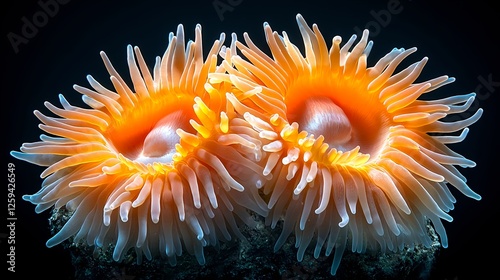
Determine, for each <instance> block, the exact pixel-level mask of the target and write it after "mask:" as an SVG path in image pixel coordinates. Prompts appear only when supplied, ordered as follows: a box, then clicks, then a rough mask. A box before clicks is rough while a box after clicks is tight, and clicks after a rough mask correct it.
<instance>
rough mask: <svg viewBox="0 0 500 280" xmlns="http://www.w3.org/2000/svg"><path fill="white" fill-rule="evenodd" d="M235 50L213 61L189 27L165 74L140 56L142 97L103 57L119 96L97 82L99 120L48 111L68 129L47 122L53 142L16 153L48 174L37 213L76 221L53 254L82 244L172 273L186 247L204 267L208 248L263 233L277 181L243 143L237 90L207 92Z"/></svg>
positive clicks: (87, 98) (94, 107) (217, 45)
mask: <svg viewBox="0 0 500 280" xmlns="http://www.w3.org/2000/svg"><path fill="white" fill-rule="evenodd" d="M223 40H224V34H221V38H220V39H219V40H216V41H215V42H214V44H213V46H212V48H211V50H210V51H209V53H208V57H207V59H206V61H205V60H204V59H203V47H202V34H201V27H200V26H199V25H198V26H196V28H195V40H194V41H189V42H188V43H187V45H185V39H184V30H183V27H182V25H179V27H178V29H177V32H176V34H175V35H174V34H173V33H171V34H170V37H169V44H168V47H167V50H166V52H165V54H164V55H163V57H161V58H160V57H158V58H157V59H156V65H155V66H154V69H153V71H152V73H153V74H151V73H150V70H149V69H148V67H147V65H146V63H145V61H144V59H143V56H142V54H141V52H140V50H139V48H137V47H135V48H132V46H129V47H128V48H127V61H128V67H129V71H130V76H131V80H132V83H133V88H130V87H129V86H128V85H127V84H126V82H125V81H124V79H122V78H121V77H120V75H119V74H118V72H117V71H116V70H115V69H114V67H113V66H112V64H111V62H110V61H109V59H108V57H107V56H106V54H105V53H104V52H102V53H101V56H102V59H103V61H104V64H105V65H106V69H107V70H108V72H109V74H110V76H111V82H112V84H113V86H114V91H112V90H109V89H107V88H105V87H104V86H102V85H101V84H99V83H98V82H97V81H96V80H94V78H93V77H91V76H88V81H89V83H90V85H91V86H92V88H93V90H92V89H88V88H84V87H81V86H78V85H75V86H74V89H75V90H76V91H78V92H79V93H81V94H82V95H83V101H84V102H85V103H86V104H88V105H89V106H90V108H80V107H76V106H73V105H71V104H69V102H68V101H67V100H66V99H65V98H64V97H63V96H62V95H60V97H59V99H60V102H61V105H62V108H59V107H56V106H54V105H52V104H51V103H48V102H46V103H45V106H46V107H47V108H48V109H49V110H50V111H51V112H52V113H54V114H55V115H57V116H58V117H50V116H46V115H44V114H42V113H40V112H39V111H35V115H36V116H37V117H38V118H39V119H40V121H41V122H42V124H41V125H40V126H39V127H40V129H42V130H43V131H45V132H47V133H48V134H51V135H52V136H48V135H41V141H39V142H34V143H25V144H23V145H22V147H21V152H12V153H11V154H12V155H13V156H14V157H16V158H18V159H21V160H25V161H27V162H30V163H33V164H36V165H40V166H47V168H46V169H45V170H44V171H43V173H42V174H41V177H42V178H45V179H44V181H43V183H42V188H41V189H40V190H39V191H38V192H37V193H36V194H33V195H25V196H24V197H23V198H24V199H25V200H27V201H29V202H31V203H33V204H35V205H36V212H37V213H39V212H42V211H44V210H47V209H49V208H51V207H52V206H54V207H55V208H56V209H57V208H60V207H63V206H65V207H66V208H68V209H69V210H70V211H74V213H73V214H72V216H71V218H70V219H69V221H68V222H67V223H66V224H65V225H64V227H63V228H62V229H61V230H60V231H59V232H58V233H57V234H56V235H55V236H53V237H52V238H51V239H50V240H48V241H47V246H48V247H52V246H55V245H57V244H59V243H61V242H63V241H64V240H66V239H68V238H70V237H72V236H74V242H78V241H84V242H86V243H87V244H88V245H95V246H96V248H102V247H106V246H108V245H110V244H114V251H113V258H114V259H115V260H120V259H122V258H123V256H124V255H125V253H127V251H128V249H130V248H135V251H136V253H137V256H138V258H139V260H140V259H141V257H142V255H144V256H146V258H148V259H151V258H152V257H153V256H155V255H163V256H167V257H168V258H169V260H170V262H171V263H172V264H175V257H176V256H179V255H180V254H181V253H182V250H183V247H185V248H186V249H187V251H188V252H190V253H191V254H194V255H195V256H196V258H197V260H198V262H199V263H201V264H202V263H204V262H205V260H204V255H203V247H204V246H207V245H214V246H215V245H217V244H218V241H219V239H221V240H229V239H231V238H232V237H233V236H237V237H239V238H244V237H243V236H242V234H241V233H240V231H239V228H238V226H239V225H240V224H241V222H244V223H246V224H248V225H253V222H254V221H253V220H252V218H251V216H250V214H249V211H247V210H252V211H254V212H257V213H259V214H260V215H263V216H265V215H266V211H267V208H266V205H265V202H264V201H263V200H262V199H261V198H260V196H259V194H258V192H257V191H258V188H257V187H258V186H259V184H260V185H261V183H260V182H261V181H263V180H265V178H264V177H265V176H263V175H261V174H262V173H263V170H262V167H260V166H259V165H257V164H256V163H255V162H256V161H257V160H258V159H259V158H260V154H261V151H260V147H257V146H256V145H254V144H253V143H250V142H248V141H246V142H245V141H244V139H243V138H242V137H241V136H239V135H238V134H237V133H234V132H233V131H234V130H238V127H239V126H238V125H235V126H234V128H233V127H232V126H231V124H230V123H234V122H235V121H234V120H233V119H232V117H233V116H235V114H234V113H232V112H229V113H228V114H227V113H226V112H225V109H226V107H227V106H226V103H227V101H226V98H225V93H226V91H227V90H226V88H230V87H231V85H225V84H224V83H218V84H216V85H209V84H207V79H208V75H209V74H210V73H217V72H220V71H223V70H221V69H220V68H219V67H218V65H217V55H218V52H219V51H220V49H221V47H222V44H223ZM236 122H237V121H236ZM244 125H245V124H243V126H244ZM240 127H241V126H240ZM256 185H257V187H256Z"/></svg>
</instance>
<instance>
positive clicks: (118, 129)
mask: <svg viewBox="0 0 500 280" xmlns="http://www.w3.org/2000/svg"><path fill="white" fill-rule="evenodd" d="M193 103H194V101H193V100H192V98H188V97H185V96H184V95H181V96H177V95H174V94H166V95H165V96H164V97H163V98H161V99H160V100H155V101H154V102H152V101H151V100H149V99H148V100H144V102H142V103H141V104H137V105H136V107H135V108H134V110H131V111H128V113H127V114H125V115H123V117H122V118H121V119H119V120H115V121H114V123H113V124H112V125H111V126H110V127H109V128H108V129H107V130H106V131H105V133H104V136H105V137H107V138H108V139H109V142H110V145H111V146H112V149H113V150H115V152H116V153H118V154H121V155H123V156H124V157H125V158H127V159H128V160H130V161H134V162H138V163H143V164H153V163H160V164H166V165H172V164H173V163H174V155H175V153H176V145H178V144H180V136H179V135H178V134H177V130H178V129H182V130H183V131H185V132H187V133H190V134H196V130H195V129H194V128H193V127H192V126H191V124H190V121H191V120H192V119H196V115H195V113H194V111H193V107H192V106H193Z"/></svg>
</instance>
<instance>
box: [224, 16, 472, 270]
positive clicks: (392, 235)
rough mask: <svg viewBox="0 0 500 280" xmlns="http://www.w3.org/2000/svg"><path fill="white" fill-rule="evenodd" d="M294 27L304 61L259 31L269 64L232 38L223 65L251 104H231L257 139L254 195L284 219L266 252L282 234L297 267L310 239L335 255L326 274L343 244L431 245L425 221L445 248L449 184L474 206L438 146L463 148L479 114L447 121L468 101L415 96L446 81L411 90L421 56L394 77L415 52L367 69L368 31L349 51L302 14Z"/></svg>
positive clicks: (274, 218)
mask: <svg viewBox="0 0 500 280" xmlns="http://www.w3.org/2000/svg"><path fill="white" fill-rule="evenodd" d="M297 23H298V26H299V29H300V33H301V35H302V38H303V42H304V46H305V55H303V54H302V53H301V51H300V49H299V47H297V46H296V45H295V44H293V43H292V42H291V40H290V39H289V38H288V36H287V34H286V33H285V32H283V34H282V35H279V34H278V33H276V32H273V30H272V29H271V27H270V26H269V24H267V23H266V24H264V32H265V36H266V40H267V44H268V46H269V49H270V53H271V56H268V55H267V54H266V53H265V52H264V51H262V50H261V49H259V47H258V46H256V45H255V44H254V43H253V42H252V40H251V39H250V37H249V35H248V34H246V33H245V34H244V43H243V42H240V41H238V40H237V38H236V37H235V36H233V42H232V44H231V48H229V49H228V51H227V52H226V63H225V64H223V65H224V67H225V68H226V71H227V72H228V78H227V79H228V80H230V81H232V82H233V83H234V84H235V87H236V88H237V89H239V90H240V91H241V92H243V93H246V94H247V95H248V96H252V98H253V101H250V102H249V101H246V102H240V100H237V99H235V98H234V99H230V100H232V104H233V105H234V106H235V108H236V110H238V111H240V112H244V113H243V115H244V117H245V119H246V120H247V121H248V122H249V123H250V124H251V125H252V126H253V127H254V129H255V131H257V132H259V135H260V137H261V139H262V141H263V146H262V147H263V150H264V151H265V152H266V155H265V157H264V160H263V163H262V165H263V167H264V174H271V175H272V176H273V179H272V180H271V181H269V182H267V183H266V185H265V186H264V193H265V194H266V195H267V198H266V199H267V201H268V207H269V209H270V211H271V212H270V214H269V216H268V218H267V223H268V224H270V225H271V226H272V227H275V226H276V224H277V223H278V221H280V220H281V219H283V221H284V222H283V230H282V233H281V236H280V237H279V239H278V240H277V243H276V245H275V249H276V250H278V249H279V248H280V247H281V246H282V245H283V243H284V242H285V241H286V239H287V237H288V236H289V235H291V234H292V232H293V233H295V238H296V247H298V252H297V258H298V260H299V261H300V260H302V258H303V256H304V253H305V251H306V249H307V247H308V246H309V245H310V244H311V242H312V241H313V240H315V241H316V245H315V248H314V255H315V256H316V257H318V256H319V254H320V253H321V251H322V250H323V248H325V253H326V255H330V254H331V253H332V252H333V250H334V249H335V253H334V258H333V263H332V267H331V273H332V274H335V273H336V271H337V268H338V266H339V263H340V261H341V257H342V254H343V252H344V250H345V248H347V247H348V246H349V247H350V249H351V250H352V251H353V252H364V251H366V250H367V249H375V250H381V251H386V250H390V251H397V250H400V249H401V248H402V247H403V246H410V247H411V246H414V245H415V244H423V245H425V246H430V242H431V240H430V238H429V236H428V234H427V229H426V224H427V223H428V221H429V220H430V221H431V222H432V225H433V227H434V228H435V230H436V231H437V233H438V234H439V236H440V241H441V244H442V246H443V247H447V244H448V241H447V237H446V232H445V228H444V226H443V224H442V221H441V220H446V221H451V220H452V217H451V216H450V215H449V213H448V212H449V211H450V210H451V209H453V204H454V203H455V202H456V200H455V198H454V196H453V194H452V192H451V191H450V189H449V186H453V187H455V188H456V189H458V190H459V191H460V192H462V193H463V194H465V195H466V196H468V197H471V198H473V199H477V200H479V199H480V196H479V195H478V194H477V193H475V192H474V191H472V190H471V189H470V188H469V187H468V186H467V184H466V179H465V177H464V176H462V174H461V173H460V172H459V170H458V169H457V168H456V166H460V167H473V166H475V163H474V162H473V161H471V160H468V159H466V158H465V157H463V156H462V155H460V154H458V153H456V152H454V151H452V150H451V149H450V148H449V147H448V144H452V143H456V142H461V141H463V140H464V139H465V137H466V135H467V132H468V128H467V127H468V126H469V125H471V124H473V123H474V122H476V121H477V120H478V119H479V118H480V117H481V114H482V110H481V109H479V110H478V111H477V112H476V113H475V114H474V115H473V116H471V117H470V118H468V119H465V120H460V121H453V122H448V121H446V116H449V115H452V114H456V113H460V112H463V111H465V110H467V109H468V108H469V107H470V105H471V104H472V102H473V100H474V97H475V94H474V93H470V94H465V95H456V96H450V97H447V98H443V99H439V100H429V99H423V98H421V96H422V95H424V94H426V93H428V92H431V91H433V90H435V89H437V88H439V87H441V86H444V85H446V84H449V83H451V82H453V81H454V79H453V78H451V77H448V76H440V77H437V78H434V79H431V80H428V81H423V82H416V80H417V78H418V77H419V75H420V73H421V71H422V70H423V68H424V65H425V64H426V62H427V60H428V59H427V58H423V59H422V60H420V61H418V62H416V63H413V64H411V65H410V66H408V67H406V68H404V69H402V70H400V71H398V70H399V69H398V65H400V63H401V62H402V61H403V60H404V59H405V58H406V57H407V56H409V55H410V54H412V53H414V52H415V51H416V48H410V49H402V48H401V49H397V48H395V49H393V50H392V51H390V52H389V53H388V54H387V55H385V56H384V57H382V58H381V59H380V60H379V61H378V62H377V63H376V64H375V65H374V66H371V67H369V66H368V65H367V57H368V55H369V53H370V50H371V49H372V46H373V43H372V42H371V41H368V35H369V34H368V31H367V30H365V31H364V32H363V35H362V37H361V38H360V40H359V42H357V44H354V43H355V40H356V36H355V35H353V36H352V37H351V38H350V39H349V40H348V41H347V42H346V43H345V44H343V46H341V38H340V37H339V36H336V37H334V38H333V40H332V45H331V47H330V49H328V46H327V43H326V42H325V40H324V38H323V36H322V34H321V33H320V31H319V29H318V27H317V25H315V24H314V25H312V29H311V28H310V27H309V26H308V25H307V23H306V21H305V20H304V19H303V17H302V16H301V15H298V16H297ZM237 50H239V52H240V53H241V55H239V54H237V53H236V52H237ZM280 101H281V102H280ZM457 131H461V132H460V134H459V135H456V134H453V133H455V132H457Z"/></svg>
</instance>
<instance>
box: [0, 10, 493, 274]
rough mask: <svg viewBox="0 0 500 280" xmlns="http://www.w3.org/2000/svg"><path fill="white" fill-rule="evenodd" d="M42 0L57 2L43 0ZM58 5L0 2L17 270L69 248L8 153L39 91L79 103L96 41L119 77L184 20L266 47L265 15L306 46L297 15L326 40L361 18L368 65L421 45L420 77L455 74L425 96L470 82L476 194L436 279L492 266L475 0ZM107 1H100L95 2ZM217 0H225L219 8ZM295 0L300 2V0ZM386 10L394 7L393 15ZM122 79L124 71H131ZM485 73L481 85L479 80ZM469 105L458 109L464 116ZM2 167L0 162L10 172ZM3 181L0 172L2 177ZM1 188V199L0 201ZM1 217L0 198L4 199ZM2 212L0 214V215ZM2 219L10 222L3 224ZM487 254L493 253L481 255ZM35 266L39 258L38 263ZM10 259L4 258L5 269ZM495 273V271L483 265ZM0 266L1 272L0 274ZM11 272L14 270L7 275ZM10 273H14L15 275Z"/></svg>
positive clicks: (30, 135) (484, 89) (486, 38)
mask: <svg viewBox="0 0 500 280" xmlns="http://www.w3.org/2000/svg"><path fill="white" fill-rule="evenodd" d="M42 2H43V3H45V2H54V0H53V1H47V0H42ZM60 2H61V3H63V2H67V3H65V4H61V3H59V4H58V10H57V11H55V12H54V13H53V14H52V15H48V16H46V18H45V19H44V18H43V15H42V16H40V15H41V13H40V11H43V9H42V8H41V6H40V4H39V3H38V2H37V1H13V0H8V1H3V2H2V4H1V7H2V8H1V12H2V32H1V34H0V35H1V37H2V49H1V51H2V52H1V56H2V63H1V65H2V68H3V71H2V74H1V79H2V82H1V88H0V90H1V93H2V101H3V102H2V112H3V122H2V126H3V131H4V133H3V136H2V138H4V139H6V141H5V142H4V144H2V145H3V148H2V159H3V160H4V168H5V169H7V162H13V163H14V164H15V165H16V170H15V174H16V180H17V181H16V191H15V194H16V198H17V201H16V216H17V219H18V220H17V224H16V270H17V273H16V276H21V274H22V275H24V274H26V273H32V272H33V271H34V272H35V275H36V276H37V277H39V278H42V277H44V276H47V277H51V278H53V279H71V276H72V275H73V271H72V266H71V261H70V256H69V253H68V252H65V251H64V250H62V248H61V246H57V247H55V248H51V249H48V248H46V247H45V241H46V240H47V239H48V238H49V237H50V236H51V235H50V232H49V230H48V224H47V218H48V217H49V212H45V213H42V214H39V215H37V214H35V212H34V206H33V205H31V204H29V203H27V202H25V201H23V200H22V199H21V195H23V194H32V193H35V192H36V191H37V190H38V189H39V186H40V183H41V180H40V179H39V174H40V173H41V171H42V170H43V169H42V168H38V167H34V166H32V165H30V164H27V163H24V162H20V161H18V160H15V159H13V158H11V157H10V155H9V151H11V150H18V149H19V147H20V145H21V144H22V143H23V142H33V141H36V140H38V135H39V134H40V132H41V131H40V130H39V129H38V128H37V124H38V123H39V122H38V120H37V119H36V118H35V116H34V115H33V114H32V112H33V110H35V109H39V110H41V111H42V112H45V113H47V112H48V110H46V109H45V108H44V106H43V102H44V101H50V102H51V103H53V104H55V105H59V102H58V99H57V94H59V93H62V94H64V95H65V97H66V98H67V99H68V100H69V101H70V102H71V103H72V104H77V105H78V104H81V99H80V97H81V96H80V94H78V93H77V92H75V91H73V89H72V85H73V84H79V85H83V86H87V85H88V83H87V81H86V78H85V77H86V75H87V74H92V75H93V76H94V77H95V78H96V79H97V80H98V81H100V82H102V83H103V84H104V85H109V79H108V77H109V75H108V74H107V72H106V71H105V69H104V66H103V64H102V61H101V59H100V57H99V51H101V50H104V51H106V53H107V54H108V55H109V57H110V59H111V60H112V62H113V64H114V65H115V67H116V68H117V70H118V72H120V73H121V74H122V75H123V76H127V72H128V71H127V67H126V46H127V44H132V45H137V46H139V47H141V50H142V52H143V55H144V57H145V59H146V61H147V62H148V64H149V65H151V66H152V65H153V62H154V58H155V56H157V55H162V54H163V52H164V50H165V48H166V46H167V42H168V33H169V32H171V31H173V32H175V30H176V27H177V25H178V24H179V23H182V24H184V27H185V31H186V35H187V37H188V38H190V39H193V36H194V32H193V30H194V27H195V25H196V24H197V23H200V24H201V25H202V27H203V38H204V49H205V51H208V48H209V46H210V45H211V44H212V42H213V40H215V39H217V38H218V37H219V34H220V33H221V32H225V33H226V35H227V39H226V43H229V41H230V34H231V32H236V33H237V34H238V36H239V37H240V38H241V37H242V34H243V32H245V31H247V32H249V33H250V35H251V36H252V38H253V40H254V42H255V43H256V44H257V45H258V46H262V47H263V46H264V44H265V42H264V35H263V31H262V24H263V22H265V21H267V22H269V23H270V24H271V27H273V29H274V30H276V31H279V32H281V31H283V30H286V31H287V33H288V35H289V36H290V38H291V39H292V41H293V42H295V43H296V44H297V45H298V46H299V47H302V41H301V37H300V35H299V32H298V28H297V25H296V23H295V15H296V14H297V13H301V14H302V15H303V16H304V17H305V19H306V20H307V21H308V23H309V24H312V23H317V24H318V25H319V28H320V30H321V31H322V34H323V35H324V37H325V38H326V40H327V42H328V43H329V44H330V42H331V38H332V37H333V36H335V35H341V36H342V37H343V39H344V41H346V40H347V39H348V38H349V37H350V35H351V34H353V33H357V32H358V30H361V29H363V28H365V27H368V28H369V29H370V30H371V32H372V36H371V39H372V40H374V42H375V45H374V48H373V50H372V53H371V54H370V58H369V63H370V65H373V63H375V62H376V60H378V59H379V58H380V57H381V56H383V55H384V54H386V53H387V52H389V51H390V50H391V49H392V48H393V47H404V48H409V47H413V46H416V47H418V48H419V50H418V52H417V53H416V54H413V55H411V56H410V58H409V59H408V61H410V62H415V61H417V60H420V59H421V58H422V57H424V56H428V57H429V58H430V60H429V62H428V64H427V66H426V68H425V69H424V73H423V74H422V78H421V80H424V79H429V78H434V77H437V76H440V75H444V74H446V75H450V76H453V77H456V78H457V81H456V82H455V83H453V84H451V85H448V86H446V87H444V88H442V89H440V90H438V91H437V92H435V93H432V94H433V95H431V97H432V98H436V97H439V96H441V95H442V96H448V95H455V94H466V93H469V92H472V91H477V93H478V98H477V102H475V103H474V104H473V107H475V108H478V107H482V108H484V110H485V112H484V115H483V117H482V119H481V120H480V121H479V122H478V123H476V124H475V125H473V126H472V127H471V131H470V133H469V136H468V138H467V139H466V141H465V143H460V144H455V145H453V147H452V148H453V149H454V150H456V151H457V152H459V153H461V154H463V155H465V156H466V157H468V158H470V159H472V160H474V161H476V162H477V167H476V168H474V169H465V170H463V174H464V175H465V176H466V177H467V178H468V184H469V185H470V186H471V187H472V188H473V189H474V190H475V191H476V192H478V193H479V194H480V195H482V197H483V199H482V200H481V201H479V202H478V201H475V200H472V199H469V198H467V197H465V196H463V195H462V194H460V193H459V192H458V191H455V190H454V189H453V190H452V191H453V194H455V197H456V198H457V204H456V207H455V210H454V211H452V212H451V215H452V216H453V217H454V219H455V220H454V221H453V222H452V223H447V222H444V223H445V227H446V229H447V233H448V238H449V248H447V249H443V250H441V252H440V254H439V257H438V261H437V263H436V269H435V271H434V273H433V277H432V278H433V279H450V280H451V279H470V278H471V277H472V276H474V278H475V279H486V275H492V276H491V277H494V276H496V275H498V269H497V267H496V266H498V261H499V257H498V253H497V251H496V248H497V246H498V245H497V244H498V230H497V229H495V228H496V226H497V224H498V222H500V218H499V210H498V201H497V199H498V194H499V192H498V188H499V183H498V176H499V174H500V173H499V171H498V167H499V164H498V162H497V160H498V158H499V157H498V156H499V153H498V146H499V145H498V144H497V143H498V139H497V138H495V137H496V136H495V135H496V130H498V129H499V128H500V127H499V125H498V120H499V114H498V110H499V109H500V106H499V105H498V102H499V98H498V93H499V92H500V71H499V67H498V62H499V48H498V38H499V36H500V34H499V33H500V32H499V27H500V24H499V23H498V14H499V10H498V9H497V8H494V7H493V5H492V4H489V5H488V4H482V3H479V2H480V1H467V2H466V3H458V1H449V0H447V1H439V3H435V2H431V1H418V0H413V1H410V0H399V1H396V0H384V1H317V0H309V1H304V2H300V3H303V4H292V3H290V1H270V0H268V1H261V0H258V1H251V0H237V1H236V0H233V1H228V0H218V1H213V0H208V1H151V0H144V1H141V2H140V3H139V1H107V2H105V3H101V2H100V1H95V0H91V1H82V0H71V1H68V0H66V1H63V0H60ZM103 2H104V1H103ZM214 3H229V4H233V6H232V7H230V9H229V10H226V11H224V12H221V11H219V13H218V12H217V10H216V9H215V8H214V5H213V4H214ZM297 3H299V1H298V2H297ZM391 12H392V14H391ZM34 15H39V17H35V18H36V19H35V20H38V23H39V25H40V27H38V28H37V30H36V31H33V30H31V31H32V32H31V34H29V35H30V37H31V38H27V41H25V43H22V44H20V45H19V46H18V50H17V52H16V50H15V47H14V46H13V44H12V43H11V42H10V41H9V39H8V38H9V37H8V36H9V35H8V34H9V33H10V34H12V33H15V34H17V35H22V29H23V26H24V25H25V22H24V21H23V18H25V19H27V20H28V21H30V22H32V23H33V21H34V18H33V16H34ZM127 78H128V77H127ZM488 80H489V81H490V83H489V86H486V84H487V83H485V82H484V81H488ZM467 114H468V113H466V114H464V115H462V117H464V116H466V115H467ZM6 171H7V170H5V171H4V172H6ZM6 185H7V182H5V186H6ZM6 195H7V191H6V190H5V189H4V191H3V194H2V197H3V199H2V200H4V201H5V202H6ZM0 205H2V207H3V209H1V213H2V216H4V215H5V214H4V213H5V212H6V208H7V206H6V203H4V202H1V203H0ZM3 221H5V219H3ZM3 223H5V224H7V222H6V221H5V222H3ZM5 232H6V228H3V229H2V230H0V234H2V238H1V239H0V241H1V245H2V251H1V255H2V260H3V259H4V258H5V257H6V254H7V251H6V248H5V245H6V244H5V239H4V237H5ZM488 252H490V253H492V255H491V256H490V255H487V253H488ZM35 267H38V268H36V270H35ZM5 270H6V264H5V262H4V261H2V273H3V272H4V271H5ZM488 273H492V274H488ZM0 275H1V273H0ZM8 276H9V278H2V279H10V277H12V276H13V275H12V274H8ZM13 279H17V278H13Z"/></svg>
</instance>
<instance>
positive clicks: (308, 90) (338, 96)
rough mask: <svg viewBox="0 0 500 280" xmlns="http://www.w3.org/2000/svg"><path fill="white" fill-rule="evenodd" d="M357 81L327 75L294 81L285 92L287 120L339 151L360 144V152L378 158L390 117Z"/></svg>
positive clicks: (360, 81) (347, 149)
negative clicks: (361, 107) (322, 139)
mask: <svg viewBox="0 0 500 280" xmlns="http://www.w3.org/2000/svg"><path fill="white" fill-rule="evenodd" d="M347 78H350V77H347ZM357 82H358V83H354V82H353V81H352V80H351V81H350V80H349V79H346V78H345V77H336V79H333V77H324V75H317V76H316V77H312V78H311V77H307V78H306V79H304V78H300V79H298V80H297V81H294V82H293V83H292V84H291V85H290V87H289V88H288V89H287V92H286V94H285V104H286V106H287V118H288V121H289V122H290V123H293V122H296V123H298V124H299V129H300V130H305V131H307V132H308V133H309V134H311V135H314V137H319V136H321V137H323V138H324V142H325V143H326V144H328V145H329V146H330V148H334V149H336V150H337V151H340V152H348V151H352V150H354V149H356V148H357V147H359V151H360V152H361V153H363V154H368V155H370V157H371V158H374V157H376V156H377V155H378V154H379V152H380V150H381V147H382V146H383V143H384V140H385V138H386V136H387V134H388V129H389V125H388V121H389V116H388V114H387V110H386V109H385V107H384V106H383V104H381V103H380V102H379V100H378V98H376V96H375V94H374V93H371V92H369V91H368V90H367V85H366V83H365V82H363V80H358V81H357ZM361 104H362V105H361ZM360 106H363V109H362V110H360Z"/></svg>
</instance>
